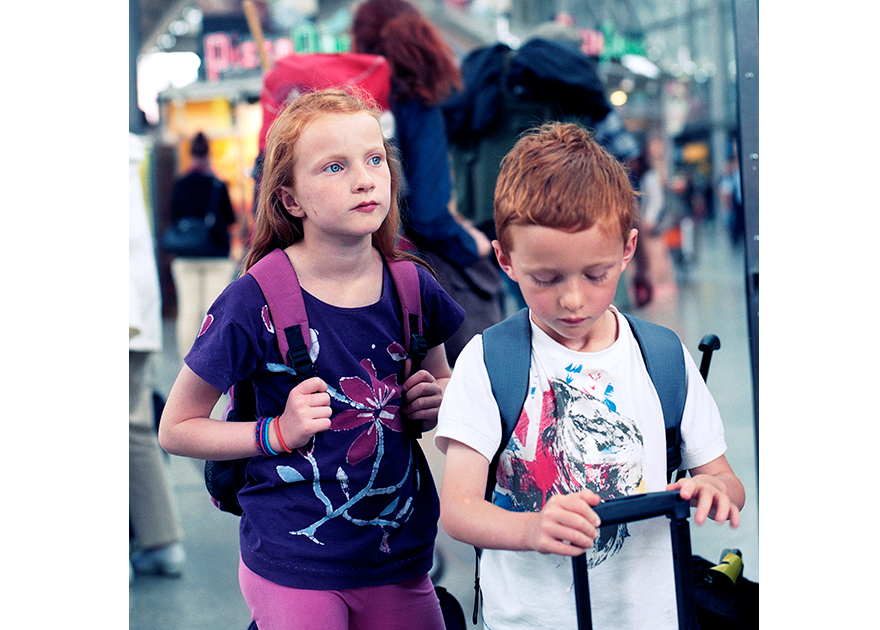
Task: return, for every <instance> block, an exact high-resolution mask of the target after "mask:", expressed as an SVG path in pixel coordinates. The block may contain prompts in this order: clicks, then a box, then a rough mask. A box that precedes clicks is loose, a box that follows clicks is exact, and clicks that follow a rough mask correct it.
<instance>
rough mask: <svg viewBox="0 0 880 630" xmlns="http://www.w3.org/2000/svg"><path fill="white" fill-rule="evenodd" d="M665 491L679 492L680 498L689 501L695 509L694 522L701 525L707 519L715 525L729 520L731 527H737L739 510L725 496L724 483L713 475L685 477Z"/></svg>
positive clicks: (726, 495) (725, 487)
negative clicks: (711, 520)
mask: <svg viewBox="0 0 880 630" xmlns="http://www.w3.org/2000/svg"><path fill="white" fill-rule="evenodd" d="M666 489H667V490H679V491H680V493H681V498H682V499H685V500H687V501H690V504H691V507H694V508H696V511H695V512H694V522H695V523H696V524H697V525H702V524H703V523H705V522H706V519H707V518H711V519H713V520H714V521H715V522H717V523H724V521H727V520H729V521H730V526H731V527H734V528H736V527H739V508H738V507H737V506H736V505H734V503H733V502H732V501H731V500H730V497H729V496H728V494H727V486H726V485H725V483H724V482H723V481H722V480H721V479H719V478H718V477H715V476H713V475H696V476H694V477H685V478H684V479H681V480H680V481H676V482H675V483H671V484H669V485H668V486H667V487H666Z"/></svg>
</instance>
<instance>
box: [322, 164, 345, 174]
mask: <svg viewBox="0 0 880 630" xmlns="http://www.w3.org/2000/svg"><path fill="white" fill-rule="evenodd" d="M324 170H326V171H330V172H331V173H338V172H339V171H341V170H342V167H341V166H339V164H331V165H330V166H328V167H327V168H326V169H324Z"/></svg>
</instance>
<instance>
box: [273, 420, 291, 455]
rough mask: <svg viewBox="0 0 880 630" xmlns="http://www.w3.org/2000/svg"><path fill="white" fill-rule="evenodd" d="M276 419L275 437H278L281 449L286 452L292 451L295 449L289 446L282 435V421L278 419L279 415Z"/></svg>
mask: <svg viewBox="0 0 880 630" xmlns="http://www.w3.org/2000/svg"><path fill="white" fill-rule="evenodd" d="M274 420H275V437H277V438H278V443H279V444H280V445H281V449H282V450H283V451H284V452H285V453H292V452H293V450H292V449H290V448H288V446H287V444H285V443H284V438H283V437H281V422H280V421H279V420H278V418H277V417H276V418H274Z"/></svg>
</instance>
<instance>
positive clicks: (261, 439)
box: [254, 417, 278, 457]
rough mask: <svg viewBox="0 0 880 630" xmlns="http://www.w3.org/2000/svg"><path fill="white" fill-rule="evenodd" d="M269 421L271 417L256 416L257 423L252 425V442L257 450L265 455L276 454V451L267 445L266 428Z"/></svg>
mask: <svg viewBox="0 0 880 630" xmlns="http://www.w3.org/2000/svg"><path fill="white" fill-rule="evenodd" d="M271 421H272V418H271V417H269V418H257V424H256V426H255V427H254V442H255V443H256V445H257V450H258V451H260V453H261V454H262V455H264V456H265V457H274V456H276V455H278V453H277V452H275V451H274V450H273V449H272V447H271V446H270V445H269V434H268V428H269V423H270V422H271Z"/></svg>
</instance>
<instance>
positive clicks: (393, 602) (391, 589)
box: [238, 562, 444, 630]
mask: <svg viewBox="0 0 880 630" xmlns="http://www.w3.org/2000/svg"><path fill="white" fill-rule="evenodd" d="M238 581H239V584H240V585H241V592H242V594H243V595H244V599H245V601H246V602H247V605H248V607H249V608H250V609H251V616H252V617H253V619H254V621H256V622H257V627H258V628H259V630H401V629H404V628H406V629H409V628H419V629H420V630H443V629H444V624H443V614H442V613H441V612H440V601H439V600H438V599H437V595H436V593H435V592H434V585H433V584H432V583H431V579H430V578H429V577H428V575H427V574H426V575H423V576H422V577H418V578H413V579H411V580H407V581H405V582H399V583H397V584H388V585H386V586H367V587H364V588H352V589H346V590H343V591H313V590H307V589H299V588H290V587H287V586H281V585H280V584H276V583H275V582H271V581H269V580H267V579H265V578H263V577H260V576H259V575H257V574H256V573H254V572H253V571H251V570H250V569H248V568H247V567H246V566H245V564H244V562H240V563H239V567H238Z"/></svg>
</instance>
